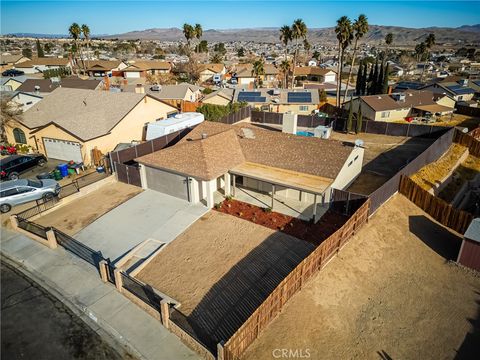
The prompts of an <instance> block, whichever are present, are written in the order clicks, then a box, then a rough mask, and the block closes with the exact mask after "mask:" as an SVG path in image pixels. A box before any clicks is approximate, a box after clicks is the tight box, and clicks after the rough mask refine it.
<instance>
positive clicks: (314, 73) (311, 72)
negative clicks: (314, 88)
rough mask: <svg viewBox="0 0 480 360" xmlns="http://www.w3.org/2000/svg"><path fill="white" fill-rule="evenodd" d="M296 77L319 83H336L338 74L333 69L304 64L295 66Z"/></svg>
mask: <svg viewBox="0 0 480 360" xmlns="http://www.w3.org/2000/svg"><path fill="white" fill-rule="evenodd" d="M295 79H296V80H302V81H304V80H308V81H313V82H319V83H334V82H336V81H337V74H336V73H335V71H333V70H329V69H323V68H321V67H317V66H302V67H296V68H295Z"/></svg>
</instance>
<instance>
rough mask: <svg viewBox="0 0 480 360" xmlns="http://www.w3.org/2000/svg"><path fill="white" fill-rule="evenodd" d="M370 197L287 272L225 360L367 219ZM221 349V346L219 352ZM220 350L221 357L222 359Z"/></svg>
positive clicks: (233, 340)
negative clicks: (338, 227) (339, 226)
mask: <svg viewBox="0 0 480 360" xmlns="http://www.w3.org/2000/svg"><path fill="white" fill-rule="evenodd" d="M369 207H370V200H369V199H365V200H364V203H363V205H362V206H360V208H359V209H358V210H357V211H356V212H355V213H354V214H353V216H352V217H351V218H350V219H349V220H348V221H347V222H346V223H345V224H344V225H343V226H342V227H341V228H340V229H338V230H337V231H336V232H335V233H333V234H332V235H331V236H330V237H329V238H328V239H326V240H325V241H323V242H322V243H321V244H320V245H319V246H318V247H317V248H316V249H315V250H314V251H313V252H312V253H311V254H310V255H309V256H307V257H306V258H305V259H304V260H303V261H302V262H301V263H300V264H298V265H297V267H296V268H295V269H294V270H293V271H292V272H291V273H290V274H288V275H287V277H286V278H285V279H283V280H282V282H280V284H279V285H278V286H277V287H276V288H275V290H273V292H272V293H271V294H270V295H269V296H268V297H267V298H266V299H265V301H264V302H263V303H262V304H261V305H260V306H259V307H258V308H257V309H256V310H255V311H254V313H253V314H252V315H251V316H250V317H249V318H248V319H247V321H246V322H245V323H244V324H243V325H242V326H241V327H240V328H239V329H238V330H237V331H236V332H235V334H233V335H232V336H231V337H230V339H229V340H228V341H227V342H226V343H225V345H224V347H223V358H224V359H225V360H234V359H238V358H239V357H240V356H241V355H242V354H243V353H244V352H245V350H246V349H247V348H248V346H249V345H250V344H251V343H252V342H253V341H254V340H255V339H257V338H258V336H259V334H260V332H261V331H262V330H263V329H265V328H266V327H267V326H268V325H269V324H270V322H272V320H273V319H274V318H275V317H276V316H277V315H278V314H279V313H280V311H281V310H282V308H283V307H284V306H285V304H286V303H287V302H288V300H290V299H291V298H292V297H293V296H294V295H295V294H296V293H297V292H298V291H300V289H301V288H302V287H303V286H304V284H305V283H306V282H307V281H308V280H309V279H310V278H311V277H313V276H314V275H315V274H316V273H317V272H318V271H320V270H321V269H322V268H323V267H325V265H326V264H327V263H328V261H329V260H330V259H331V258H332V257H333V256H334V255H335V254H336V253H337V252H338V251H339V250H340V249H341V248H342V246H343V245H344V244H345V243H346V242H347V241H348V240H349V239H350V237H351V236H352V235H354V234H355V232H356V231H357V230H358V229H359V228H360V227H361V226H362V225H363V224H365V223H366V222H367V221H368V214H369ZM220 351H222V350H221V349H219V352H220ZM221 355H222V354H220V353H219V356H218V357H219V358H221Z"/></svg>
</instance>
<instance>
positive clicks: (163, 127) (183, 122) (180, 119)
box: [145, 112, 205, 141]
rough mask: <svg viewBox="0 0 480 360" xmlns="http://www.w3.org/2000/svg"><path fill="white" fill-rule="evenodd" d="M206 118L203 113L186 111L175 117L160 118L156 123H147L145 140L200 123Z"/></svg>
mask: <svg viewBox="0 0 480 360" xmlns="http://www.w3.org/2000/svg"><path fill="white" fill-rule="evenodd" d="M204 120H205V117H204V116H203V114H201V113H196V112H186V113H182V114H176V115H175V116H174V117H171V118H168V119H165V120H158V121H156V122H154V123H149V124H148V125H147V135H146V139H145V140H147V141H148V140H152V139H156V138H158V137H160V136H163V135H167V134H171V133H173V132H175V131H178V130H183V129H186V128H188V127H192V126H195V125H198V124H200V123H201V122H203V121H204Z"/></svg>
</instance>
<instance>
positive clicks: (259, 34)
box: [10, 24, 480, 45]
mask: <svg viewBox="0 0 480 360" xmlns="http://www.w3.org/2000/svg"><path fill="white" fill-rule="evenodd" d="M388 33H393V35H394V44H396V45H412V44H415V43H418V42H419V41H421V40H423V39H424V38H425V37H426V36H427V35H428V34H429V33H434V34H435V38H436V41H437V43H438V44H445V43H450V44H459V45H461V44H474V45H478V44H480V24H477V25H463V26H460V27H457V28H448V27H429V28H421V29H414V28H406V27H399V26H380V25H370V30H369V31H368V33H367V35H366V36H365V38H364V41H365V42H368V43H372V44H375V43H380V42H383V39H384V38H385V35H386V34H388ZM10 35H14V36H18V37H41V38H62V37H67V35H61V34H54V35H52V34H49V35H48V34H32V33H16V34H10ZM92 37H96V38H105V39H125V40H136V39H141V40H163V41H178V40H183V39H184V36H183V32H182V30H181V29H179V28H158V29H147V30H138V31H130V32H127V33H123V34H115V35H94V36H92ZM202 39H205V40H207V41H209V42H229V41H252V42H266V43H278V42H279V39H278V28H251V29H228V30H214V29H209V30H205V31H204V32H203V37H202ZM308 39H309V41H310V42H311V43H325V44H329V43H336V36H335V29H334V28H333V27H329V28H312V29H309V30H308Z"/></svg>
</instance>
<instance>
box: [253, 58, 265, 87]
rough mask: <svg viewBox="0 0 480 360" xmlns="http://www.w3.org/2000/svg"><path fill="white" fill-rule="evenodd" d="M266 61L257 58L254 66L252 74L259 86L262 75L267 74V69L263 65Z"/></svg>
mask: <svg viewBox="0 0 480 360" xmlns="http://www.w3.org/2000/svg"><path fill="white" fill-rule="evenodd" d="M263 65H264V63H263V60H262V59H260V60H255V62H254V63H253V67H252V76H255V87H258V84H259V83H260V75H264V74H265V69H264V67H263Z"/></svg>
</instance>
